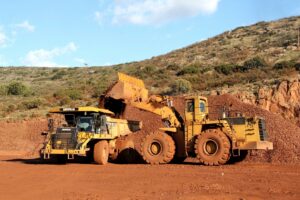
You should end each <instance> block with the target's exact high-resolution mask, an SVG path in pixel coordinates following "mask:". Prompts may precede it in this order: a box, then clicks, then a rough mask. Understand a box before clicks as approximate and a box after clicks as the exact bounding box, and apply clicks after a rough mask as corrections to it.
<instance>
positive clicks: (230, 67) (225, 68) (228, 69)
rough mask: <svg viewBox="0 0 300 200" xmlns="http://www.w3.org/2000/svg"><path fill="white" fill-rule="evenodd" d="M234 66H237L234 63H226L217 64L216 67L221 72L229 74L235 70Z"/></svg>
mask: <svg viewBox="0 0 300 200" xmlns="http://www.w3.org/2000/svg"><path fill="white" fill-rule="evenodd" d="M234 68H235V66H234V65H230V64H225V65H219V66H216V67H215V68H214V69H215V70H216V71H217V72H218V73H219V74H224V75H229V74H232V72H233V71H234Z"/></svg>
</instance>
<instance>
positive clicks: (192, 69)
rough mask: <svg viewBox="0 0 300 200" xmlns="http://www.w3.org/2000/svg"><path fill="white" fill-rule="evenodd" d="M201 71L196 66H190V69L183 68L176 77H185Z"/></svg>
mask: <svg viewBox="0 0 300 200" xmlns="http://www.w3.org/2000/svg"><path fill="white" fill-rule="evenodd" d="M199 71H200V67H199V66H196V65H190V66H188V67H185V68H183V69H182V70H180V71H179V72H178V73H177V74H176V75H177V76H183V75H185V74H197V73H199Z"/></svg>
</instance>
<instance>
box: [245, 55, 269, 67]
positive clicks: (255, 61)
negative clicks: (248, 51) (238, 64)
mask: <svg viewBox="0 0 300 200" xmlns="http://www.w3.org/2000/svg"><path fill="white" fill-rule="evenodd" d="M266 66H267V63H266V62H265V61H264V60H263V59H262V58H260V57H254V58H251V59H249V60H247V61H245V62H244V67H245V69H254V68H263V67H266Z"/></svg>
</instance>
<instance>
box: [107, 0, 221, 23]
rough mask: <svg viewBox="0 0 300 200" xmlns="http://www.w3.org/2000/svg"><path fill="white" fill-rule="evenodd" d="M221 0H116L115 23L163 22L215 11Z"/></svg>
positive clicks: (114, 9)
mask: <svg viewBox="0 0 300 200" xmlns="http://www.w3.org/2000/svg"><path fill="white" fill-rule="evenodd" d="M219 1H220V0H116V1H115V5H114V8H113V22H114V23H123V22H125V23H132V24H162V23H166V22H169V21H173V20H176V19H180V18H185V17H193V16H196V15H199V14H211V13H214V12H215V11H216V9H217V7H218V3H219Z"/></svg>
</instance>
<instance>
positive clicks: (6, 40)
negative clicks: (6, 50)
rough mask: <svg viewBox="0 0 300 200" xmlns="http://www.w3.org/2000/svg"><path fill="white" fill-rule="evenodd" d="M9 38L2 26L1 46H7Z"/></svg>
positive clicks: (0, 32) (0, 31)
mask: <svg viewBox="0 0 300 200" xmlns="http://www.w3.org/2000/svg"><path fill="white" fill-rule="evenodd" d="M7 42H8V38H7V36H6V34H5V33H4V31H3V30H2V27H1V26H0V47H6V45H7Z"/></svg>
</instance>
